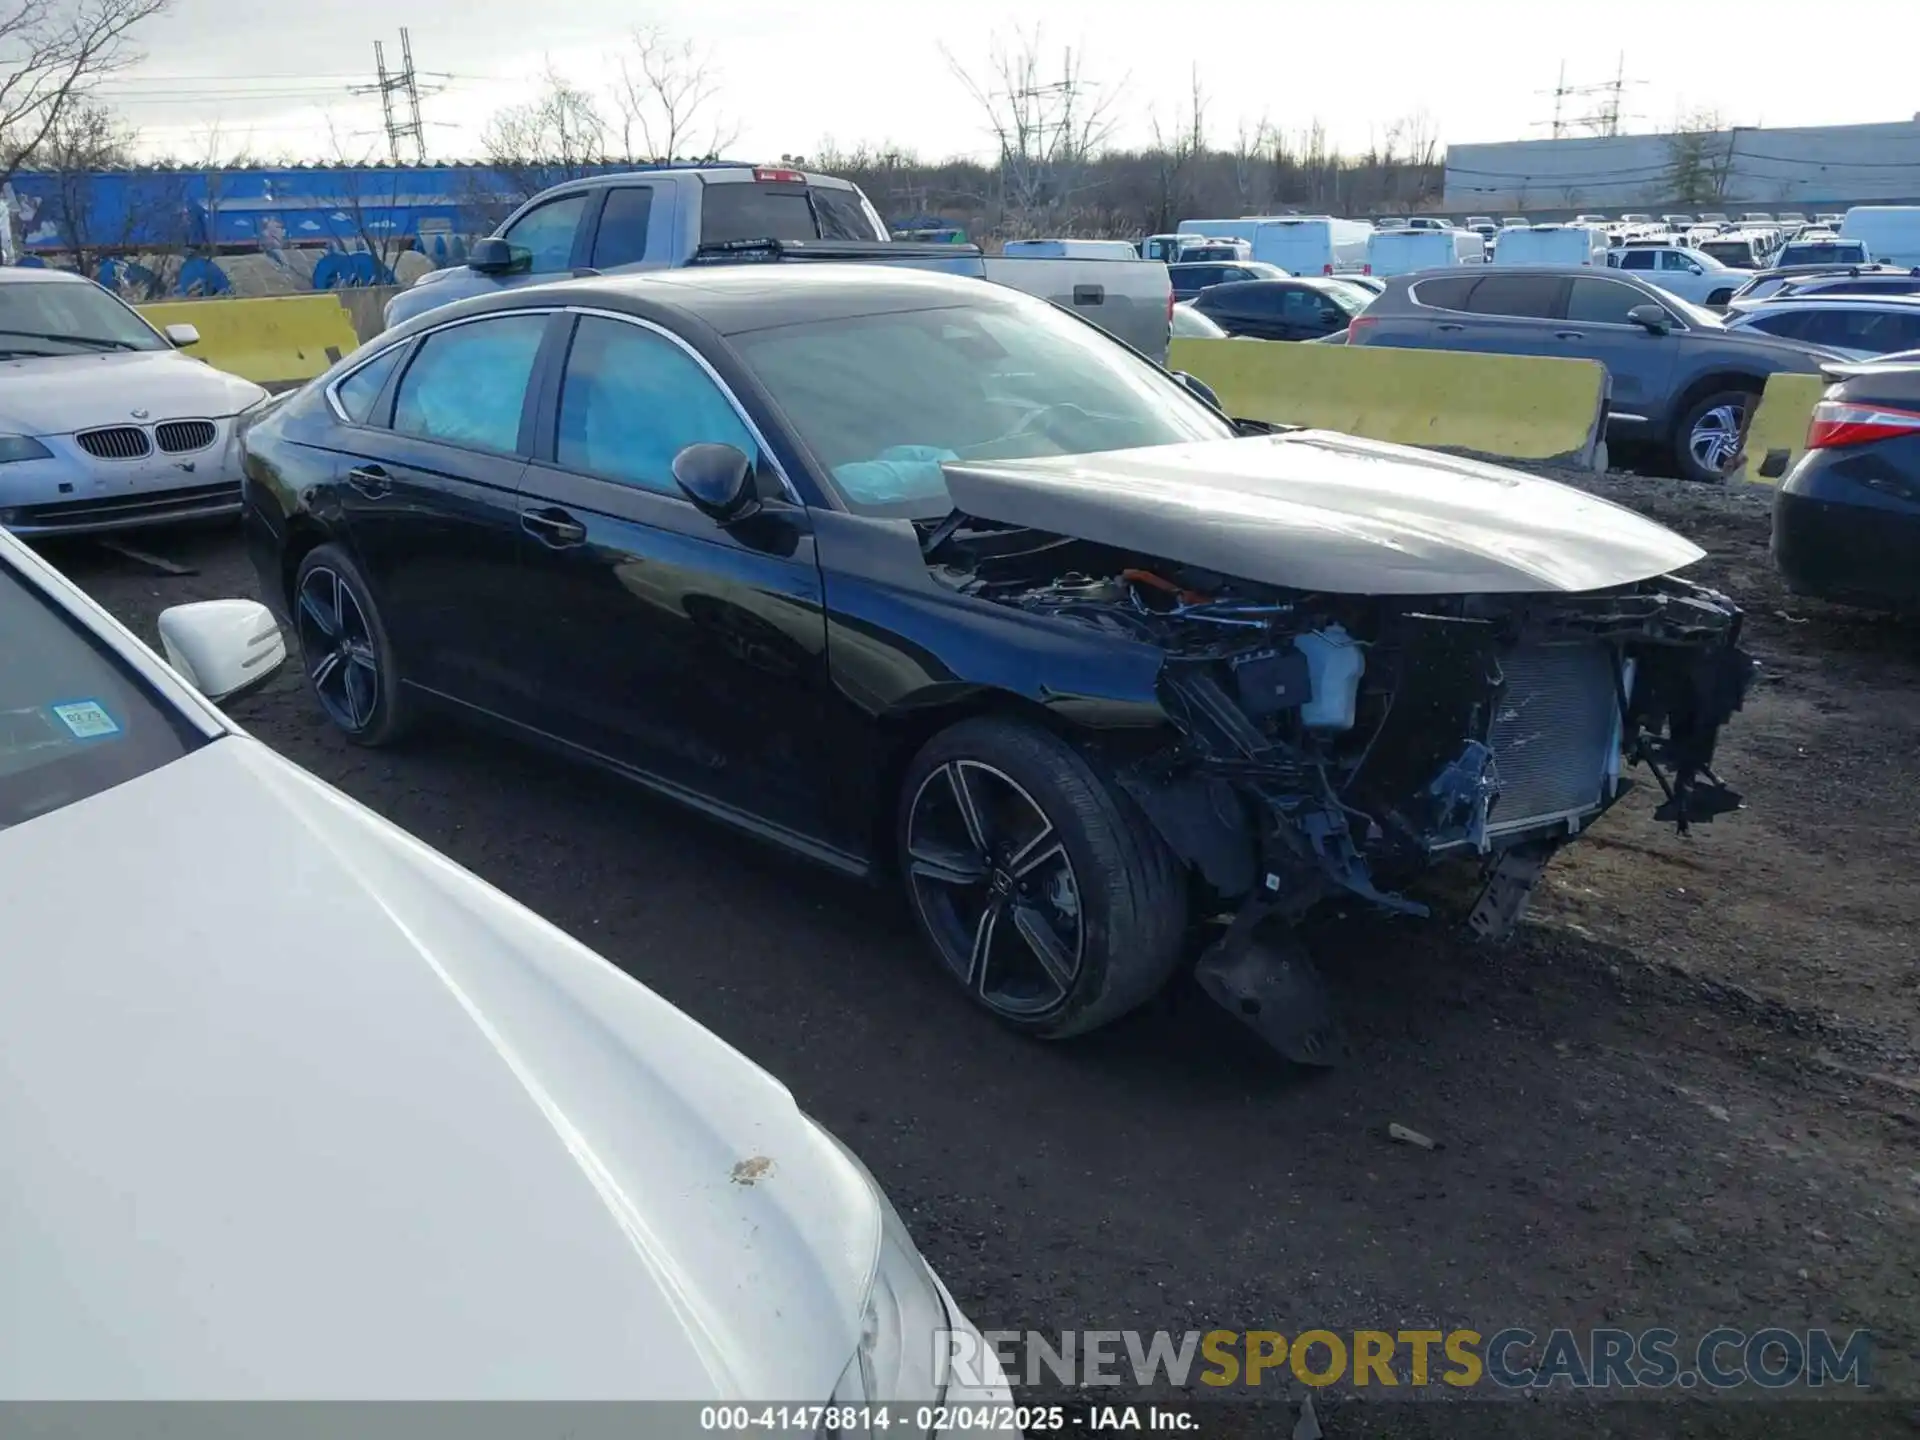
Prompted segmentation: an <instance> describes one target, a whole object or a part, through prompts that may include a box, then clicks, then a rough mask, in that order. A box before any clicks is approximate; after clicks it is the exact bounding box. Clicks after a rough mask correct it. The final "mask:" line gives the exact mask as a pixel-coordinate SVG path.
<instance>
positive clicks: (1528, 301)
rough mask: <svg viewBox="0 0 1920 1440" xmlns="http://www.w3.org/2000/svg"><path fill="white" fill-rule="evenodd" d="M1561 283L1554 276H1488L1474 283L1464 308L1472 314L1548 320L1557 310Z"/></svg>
mask: <svg viewBox="0 0 1920 1440" xmlns="http://www.w3.org/2000/svg"><path fill="white" fill-rule="evenodd" d="M1564 283H1565V282H1564V281H1562V280H1561V279H1560V278H1559V277H1558V276H1556V275H1489V276H1487V277H1486V278H1485V279H1483V280H1476V281H1474V283H1473V294H1472V295H1470V296H1469V297H1468V299H1467V307H1466V308H1467V309H1469V310H1471V311H1472V312H1473V313H1474V314H1476V315H1516V316H1520V317H1522V318H1525V319H1533V320H1552V319H1554V318H1556V315H1557V312H1558V309H1559V305H1560V287H1561V286H1562V285H1563V284H1564Z"/></svg>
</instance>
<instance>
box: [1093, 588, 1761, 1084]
mask: <svg viewBox="0 0 1920 1440" xmlns="http://www.w3.org/2000/svg"><path fill="white" fill-rule="evenodd" d="M1293 615H1294V616H1295V617H1296V620H1295V623H1299V622H1300V621H1305V622H1307V623H1310V624H1313V625H1315V626H1316V628H1315V629H1314V630H1313V631H1312V632H1309V633H1312V634H1314V635H1316V636H1319V637H1325V636H1327V635H1329V634H1333V635H1335V636H1336V637H1337V638H1339V639H1341V640H1343V641H1350V642H1352V645H1353V648H1354V649H1355V651H1356V652H1359V651H1364V664H1363V665H1362V666H1361V667H1360V668H1359V669H1358V670H1354V668H1353V667H1352V666H1334V667H1330V666H1327V665H1323V664H1320V663H1317V660H1316V658H1315V657H1316V655H1317V653H1318V647H1317V646H1315V645H1308V646H1304V647H1302V646H1298V645H1297V643H1296V646H1295V648H1294V657H1295V658H1298V659H1299V660H1300V661H1301V662H1302V663H1299V664H1294V663H1292V661H1291V660H1289V662H1288V663H1287V664H1286V665H1284V666H1282V667H1278V668H1276V666H1275V665H1274V656H1275V654H1276V653H1279V652H1278V651H1277V650H1276V647H1274V646H1273V644H1272V640H1273V636H1272V634H1271V629H1270V628H1269V630H1268V631H1266V632H1264V633H1263V635H1262V639H1263V640H1264V642H1265V643H1264V644H1262V645H1255V646H1250V647H1242V648H1240V649H1238V650H1235V649H1234V647H1233V645H1232V643H1231V642H1227V643H1226V645H1225V646H1224V649H1223V647H1222V645H1221V643H1220V642H1219V640H1218V639H1217V638H1216V640H1215V642H1214V644H1213V645H1212V646H1210V647H1209V648H1207V649H1206V650H1204V651H1201V652H1200V653H1198V654H1195V653H1193V652H1191V651H1189V652H1186V653H1183V652H1182V651H1181V650H1179V649H1170V651H1169V655H1168V662H1167V666H1166V671H1165V675H1164V679H1163V685H1164V688H1165V690H1166V693H1167V702H1168V709H1169V713H1170V714H1172V715H1174V716H1175V717H1176V722H1175V723H1176V725H1177V727H1178V728H1179V729H1180V731H1181V734H1182V739H1183V743H1182V744H1181V745H1180V746H1178V747H1177V748H1176V750H1174V751H1173V752H1170V753H1167V754H1163V755H1159V756H1156V757H1153V758H1152V759H1151V760H1149V761H1148V762H1145V763H1143V764H1141V765H1138V766H1136V767H1134V768H1133V770H1132V771H1131V772H1130V773H1129V774H1128V775H1127V776H1126V777H1125V782H1126V783H1127V786H1128V789H1129V791H1130V792H1131V793H1133V794H1134V796H1135V797H1136V798H1137V799H1138V800H1139V801H1140V802H1141V804H1142V805H1143V807H1144V808H1145V809H1146V811H1147V813H1148V815H1149V816H1150V817H1152V818H1153V819H1154V820H1155V822H1156V823H1157V824H1158V825H1159V826H1160V828H1161V830H1162V833H1163V834H1164V835H1166V836H1167V838H1168V840H1169V843H1170V844H1172V845H1173V846H1174V847H1175V849H1176V851H1178V852H1179V853H1181V854H1182V855H1183V857H1184V858H1186V859H1188V860H1189V862H1190V863H1193V864H1194V865H1195V867H1196V868H1197V869H1198V870H1199V871H1200V873H1201V874H1202V875H1203V877H1205V878H1206V879H1207V880H1208V881H1209V883H1210V884H1212V886H1213V887H1214V889H1215V890H1216V891H1217V892H1218V893H1219V894H1220V896H1221V898H1222V899H1224V900H1227V901H1229V902H1230V903H1231V904H1233V905H1234V906H1236V907H1237V908H1236V909H1235V911H1234V912H1233V919H1232V921H1231V923H1229V924H1228V925H1227V927H1226V929H1225V931H1224V932H1223V933H1222V935H1221V936H1220V938H1219V939H1218V940H1217V941H1216V942H1215V943H1214V944H1213V945H1212V946H1210V947H1209V948H1208V949H1207V951H1206V952H1205V953H1204V955H1203V956H1202V958H1201V960H1200V962H1199V967H1198V978H1199V979H1200V982H1201V984H1202V986H1203V988H1204V989H1206V991H1207V992H1208V994H1210V995H1212V996H1213V998H1214V999H1216V1000H1217V1001H1219V1002H1220V1003H1221V1004H1222V1005H1224V1006H1225V1007H1226V1008H1227V1009H1228V1010H1229V1011H1231V1012H1232V1013H1233V1014H1234V1015H1235V1016H1236V1017H1238V1018H1239V1019H1241V1020H1242V1021H1243V1022H1244V1023H1246V1024H1248V1025H1250V1026H1251V1027H1252V1028H1253V1029H1254V1030H1256V1031H1257V1032H1258V1033H1259V1034H1261V1035H1262V1037H1263V1038H1265V1039H1266V1040H1267V1041H1268V1042H1269V1043H1271V1044H1272V1045H1274V1047H1275V1048H1276V1049H1279V1050H1280V1051H1281V1052H1282V1053H1284V1054H1286V1055H1288V1056H1289V1057H1290V1058H1292V1059H1294V1060H1297V1061H1301V1062H1303V1063H1312V1064H1326V1063H1330V1062H1331V1061H1332V1060H1333V1059H1334V1058H1336V1057H1337V1056H1338V1054H1339V1053H1340V1050H1341V1047H1340V1045H1339V1043H1338V1040H1337V1034H1336V1027H1335V1026H1334V1023H1333V1017H1332V1007H1331V1005H1330V1003H1329V1001H1328V999H1327V992H1326V987H1325V985H1324V983H1323V982H1322V981H1321V979H1320V977H1319V976H1318V975H1317V974H1315V973H1314V970H1313V966H1312V963H1311V961H1310V960H1309V959H1308V957H1307V955H1306V953H1305V950H1304V948H1303V947H1302V946H1301V944H1300V942H1299V940H1298V937H1297V934H1296V933H1295V931H1294V926H1293V924H1292V922H1293V921H1294V920H1296V919H1297V918H1298V917H1299V916H1300V915H1301V914H1303V913H1304V912H1305V911H1306V910H1307V909H1308V908H1310V907H1311V905H1312V904H1313V903H1314V902H1315V901H1316V900H1318V899H1320V898H1322V897H1326V896H1337V895H1340V894H1346V895H1349V896H1353V897H1357V898H1359V899H1361V900H1364V901H1366V902H1368V903H1369V904H1371V905H1374V906H1377V907H1379V908H1382V909H1385V910H1388V911H1392V912H1397V913H1402V914H1409V915H1425V914H1427V913H1428V907H1427V906H1426V905H1425V904H1423V903H1421V902H1420V901H1418V900H1415V899H1413V898H1410V897H1409V896H1408V895H1407V894H1405V893H1403V888H1402V887H1404V886H1405V885H1406V884H1407V883H1408V882H1409V881H1411V880H1413V879H1415V878H1416V877H1417V876H1419V875H1420V874H1421V873H1422V872H1424V871H1428V870H1431V869H1433V868H1434V867H1435V866H1437V865H1440V864H1442V863H1446V862H1457V861H1465V862H1467V863H1468V864H1470V865H1475V866H1477V867H1478V868H1479V870H1480V873H1481V877H1482V881H1483V886H1482V889H1481V891H1480V895H1479V898H1478V901H1477V903H1475V904H1474V906H1473V908H1472V911H1471V913H1470V915H1469V917H1468V924H1469V927H1470V929H1471V930H1472V931H1473V933H1475V934H1476V935H1478V936H1480V937H1482V938H1484V939H1489V940H1492V939H1498V938H1501V937H1503V936H1505V935H1506V934H1508V933H1509V932H1510V931H1511V930H1512V929H1513V928H1514V927H1515V926H1516V925H1517V924H1518V923H1519V922H1520V919H1521V918H1522V916H1523V915H1524V913H1525V910H1526V906H1527V902H1528V899H1529V897H1530V895H1531V893H1532V891H1533V888H1534V886H1535V885H1536V884H1537V883H1538V881H1539V879H1540V877H1541V875H1542V873H1543V872H1544V870H1545V867H1546V865H1547V863H1548V861H1549V860H1550V859H1551V857H1552V855H1553V853H1554V852H1555V851H1556V850H1557V849H1558V848H1559V847H1560V846H1561V845H1563V844H1565V843H1566V842H1567V841H1568V840H1570V839H1572V838H1573V837H1575V836H1577V835H1579V834H1580V833H1581V832H1582V831H1583V830H1585V829H1586V828H1587V827H1588V826H1589V825H1591V824H1592V823H1593V822H1594V821H1595V820H1597V819H1598V818H1599V817H1600V816H1601V815H1602V814H1604V813H1605V812H1606V811H1607V810H1608V809H1609V808H1610V807H1611V806H1612V805H1614V804H1615V803H1616V802H1617V801H1618V800H1619V799H1620V798H1621V796H1622V795H1624V794H1625V793H1626V792H1627V790H1628V789H1629V788H1630V786H1631V784H1632V781H1631V780H1630V779H1629V777H1628V776H1627V775H1626V774H1625V773H1624V771H1625V770H1627V769H1629V768H1634V767H1638V768H1643V769H1645V770H1646V771H1647V772H1648V773H1649V774H1651V775H1652V777H1653V778H1654V781H1655V783H1656V784H1657V785H1658V786H1659V787H1660V790H1661V793H1662V797H1663V799H1662V803H1661V805H1660V806H1659V808H1658V810H1657V811H1656V814H1657V815H1658V816H1659V818H1660V819H1662V820H1663V821H1667V822H1670V823H1672V824H1674V825H1675V826H1676V828H1677V829H1678V830H1679V831H1680V832H1681V833H1682V834H1685V833H1687V832H1688V831H1689V830H1690V828H1691V827H1692V826H1693V825H1695V824H1701V823H1705V822H1707V821H1710V820H1712V819H1713V818H1714V817H1715V816H1717V815H1721V814H1724V813H1726V812H1727V811H1729V810H1732V809H1737V808H1738V807H1739V805H1740V797H1739V796H1738V795H1737V794H1736V793H1734V792H1733V791H1732V790H1731V789H1729V788H1728V787H1727V786H1726V785H1725V783H1724V782H1723V781H1722V780H1721V779H1720V778H1719V776H1717V775H1716V774H1715V773H1714V770H1713V768H1712V761H1713V753H1714V748H1715V744H1716V741H1717V739H1718V736H1719V731H1720V727H1721V725H1722V724H1723V723H1724V722H1725V721H1726V720H1727V718H1728V717H1729V716H1731V715H1732V714H1733V713H1734V712H1735V711H1736V710H1738V709H1739V708H1740V706H1741V704H1742V702H1743V701H1744V698H1745V695H1746V691H1747V687H1748V683H1749V681H1750V678H1751V676H1752V674H1753V669H1754V666H1753V661H1752V660H1751V658H1750V657H1749V656H1747V655H1746V654H1745V652H1743V651H1742V650H1741V649H1740V648H1739V644H1738V640H1739V630H1740V616H1739V612H1738V610H1737V609H1735V607H1733V606H1732V605H1731V604H1730V603H1729V602H1727V601H1726V600H1725V599H1724V598H1722V597H1720V596H1718V595H1716V594H1714V593H1712V592H1710V591H1706V590H1702V589H1699V588H1698V587H1694V586H1691V585H1687V584H1685V583H1684V582H1680V581H1677V580H1672V579H1665V580H1661V581H1656V582H1649V583H1647V584H1644V585H1639V586H1633V587H1626V588H1625V589H1624V590H1621V591H1614V592H1607V593H1604V594H1599V595H1586V596H1566V597H1523V598H1521V599H1519V600H1508V599H1505V598H1501V599H1498V600H1493V599H1488V598H1485V597H1463V598H1462V599H1460V600H1459V601H1457V602H1453V603H1450V604H1448V605H1445V606H1437V605H1432V604H1423V606H1422V608H1420V609H1417V610H1416V609H1404V610H1396V609H1394V608H1392V607H1391V606H1390V605H1387V604H1384V603H1381V604H1379V605H1378V608H1377V609H1376V612H1375V613H1374V614H1371V615H1365V614H1353V613H1349V614H1346V615H1344V616H1340V617H1337V618H1336V617H1330V616H1328V615H1326V614H1324V613H1321V614H1315V613H1313V611H1312V609H1311V608H1310V607H1309V606H1307V605H1305V604H1302V605H1300V606H1297V607H1296V608H1295V609H1294V611H1293ZM1237 618H1244V616H1242V617H1237ZM1274 618H1276V619H1277V618H1278V617H1274ZM1356 636H1365V637H1366V638H1365V639H1361V640H1356V639H1354V637H1356ZM1249 672H1251V673H1249ZM1330 688H1331V689H1333V690H1335V691H1336V692H1338V693H1334V694H1329V693H1327V692H1328V690H1329V689H1330ZM1316 718H1317V719H1318V722H1319V723H1314V722H1315V720H1316Z"/></svg>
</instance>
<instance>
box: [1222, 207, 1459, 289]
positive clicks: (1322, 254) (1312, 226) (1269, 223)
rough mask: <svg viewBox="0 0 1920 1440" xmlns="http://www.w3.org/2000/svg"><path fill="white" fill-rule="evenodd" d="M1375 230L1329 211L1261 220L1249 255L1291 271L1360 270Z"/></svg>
mask: <svg viewBox="0 0 1920 1440" xmlns="http://www.w3.org/2000/svg"><path fill="white" fill-rule="evenodd" d="M1375 233H1376V232H1375V231H1374V228H1373V227H1372V226H1371V225H1369V224H1367V223H1366V222H1365V221H1363V220H1336V219H1334V218H1333V217H1332V216H1331V215H1289V216H1287V217H1286V218H1285V219H1281V220H1262V221H1261V222H1260V223H1259V225H1258V226H1257V227H1255V229H1254V232H1253V258H1254V259H1255V260H1259V261H1262V262H1263V263H1265V264H1268V265H1278V266H1279V267H1280V268H1281V269H1282V270H1285V271H1287V272H1288V273H1289V274H1292V275H1337V274H1339V273H1340V272H1341V271H1343V270H1347V271H1364V270H1365V269H1366V267H1367V243H1368V242H1369V241H1370V240H1371V239H1372V238H1373V237H1374V235H1375ZM1435 233H1439V232H1435Z"/></svg>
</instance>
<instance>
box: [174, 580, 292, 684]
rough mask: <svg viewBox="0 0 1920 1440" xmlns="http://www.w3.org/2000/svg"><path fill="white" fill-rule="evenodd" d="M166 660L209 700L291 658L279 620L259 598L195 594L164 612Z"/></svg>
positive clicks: (258, 678)
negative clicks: (205, 597)
mask: <svg viewBox="0 0 1920 1440" xmlns="http://www.w3.org/2000/svg"><path fill="white" fill-rule="evenodd" d="M160 645H161V648H162V649H164V650H165V651H166V654H167V663H168V664H169V665H171V666H173V668H174V669H175V670H178V671H179V672H180V677H181V678H182V679H183V680H185V681H186V682H187V683H188V684H189V685H191V686H193V688H194V689H196V690H198V691H199V692H200V693H201V694H202V695H204V696H206V697H207V698H208V699H209V700H216V701H217V700H224V699H226V698H227V697H228V696H229V695H237V694H238V693H239V692H240V691H242V690H246V689H248V688H250V687H252V686H254V685H257V684H259V683H260V682H261V681H262V680H264V679H266V678H267V677H268V676H269V675H271V674H273V672H274V671H276V670H278V669H279V668H280V666H281V664H282V663H283V662H284V661H285V660H286V658H287V642H286V641H285V640H284V639H283V638H282V637H281V634H280V626H279V624H278V623H277V622H276V621H275V620H274V618H273V612H272V611H270V610H268V609H267V607H266V606H264V605H262V604H261V603H260V602H259V601H258V600H197V601H195V602H194V603H193V604H191V605H174V606H172V607H170V608H168V609H166V610H162V611H161V612H160Z"/></svg>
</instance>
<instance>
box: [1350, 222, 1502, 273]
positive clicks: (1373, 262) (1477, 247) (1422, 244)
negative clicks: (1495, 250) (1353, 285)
mask: <svg viewBox="0 0 1920 1440" xmlns="http://www.w3.org/2000/svg"><path fill="white" fill-rule="evenodd" d="M1486 258H1487V242H1486V241H1485V240H1483V239H1481V238H1480V236H1479V235H1478V234H1477V233H1476V232H1474V231H1472V230H1412V229H1408V230H1376V231H1374V233H1373V234H1372V235H1371V236H1369V237H1368V239H1367V269H1366V273H1367V274H1369V275H1411V274H1412V273H1413V272H1414V271H1416V270H1438V269H1440V268H1441V267H1442V266H1443V265H1480V264H1484V263H1485V261H1486Z"/></svg>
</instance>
